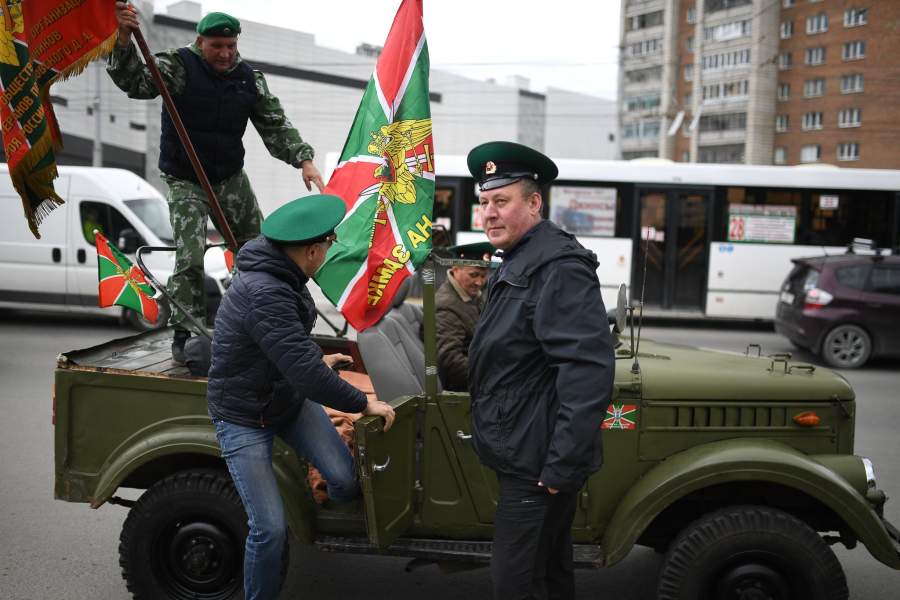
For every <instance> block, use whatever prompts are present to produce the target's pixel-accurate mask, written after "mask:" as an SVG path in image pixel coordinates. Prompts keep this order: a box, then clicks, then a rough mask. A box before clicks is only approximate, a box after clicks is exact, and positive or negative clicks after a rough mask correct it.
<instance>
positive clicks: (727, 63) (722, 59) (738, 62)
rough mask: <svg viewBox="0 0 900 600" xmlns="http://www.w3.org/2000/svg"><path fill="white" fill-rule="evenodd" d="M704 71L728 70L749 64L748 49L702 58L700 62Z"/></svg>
mask: <svg viewBox="0 0 900 600" xmlns="http://www.w3.org/2000/svg"><path fill="white" fill-rule="evenodd" d="M700 64H701V66H702V68H703V70H704V71H715V70H717V69H728V68H731V67H739V66H744V65H749V64H750V49H749V48H747V49H744V50H735V51H734V52H724V53H722V54H711V55H709V56H704V57H703V60H702V61H701V63H700Z"/></svg>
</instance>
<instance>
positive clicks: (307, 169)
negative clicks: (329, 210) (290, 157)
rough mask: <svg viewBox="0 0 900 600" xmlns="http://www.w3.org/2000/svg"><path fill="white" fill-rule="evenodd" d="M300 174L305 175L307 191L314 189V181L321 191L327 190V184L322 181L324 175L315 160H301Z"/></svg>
mask: <svg viewBox="0 0 900 600" xmlns="http://www.w3.org/2000/svg"><path fill="white" fill-rule="evenodd" d="M300 174H301V175H302V176H303V183H304V184H306V189H307V191H310V192H311V191H312V184H313V183H314V184H316V187H317V188H319V191H320V192H322V191H324V190H325V184H324V183H322V175H320V174H319V169H317V168H316V165H315V164H314V163H313V161H311V160H309V159H306V160H304V161H303V162H301V163H300Z"/></svg>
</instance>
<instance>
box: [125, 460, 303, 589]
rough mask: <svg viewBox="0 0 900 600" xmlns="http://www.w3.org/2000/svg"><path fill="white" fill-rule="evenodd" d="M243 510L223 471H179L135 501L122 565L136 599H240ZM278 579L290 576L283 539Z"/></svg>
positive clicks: (243, 537) (245, 522)
mask: <svg viewBox="0 0 900 600" xmlns="http://www.w3.org/2000/svg"><path fill="white" fill-rule="evenodd" d="M247 530H248V527H247V515H246V513H245V512H244V507H243V505H242V504H241V498H240V496H238V493H237V490H235V488H234V484H233V483H232V481H231V478H230V477H229V476H228V474H227V473H225V472H222V471H214V470H201V471H183V472H181V473H176V474H174V475H170V476H169V477H166V478H165V479H163V480H162V481H160V482H158V483H156V484H155V485H154V486H153V487H151V488H150V489H149V490H147V491H146V492H145V493H144V494H143V495H142V496H141V497H140V499H139V500H138V501H137V503H136V504H135V505H134V507H133V508H132V509H131V511H130V512H129V513H128V518H127V519H126V520H125V524H124V525H123V526H122V534H121V536H120V537H119V564H120V565H121V567H122V577H123V578H124V579H125V584H126V586H127V587H128V591H129V592H131V593H132V594H133V595H134V597H135V598H136V599H141V598H145V599H153V600H156V599H159V598H169V599H173V600H188V599H197V598H203V599H206V600H226V599H238V598H243V597H244V584H243V564H244V542H245V540H246V537H247ZM284 546H285V549H284V553H283V555H282V572H281V582H282V584H283V583H284V579H285V575H286V574H287V564H288V556H289V554H288V552H289V549H288V544H287V541H285V545H284Z"/></svg>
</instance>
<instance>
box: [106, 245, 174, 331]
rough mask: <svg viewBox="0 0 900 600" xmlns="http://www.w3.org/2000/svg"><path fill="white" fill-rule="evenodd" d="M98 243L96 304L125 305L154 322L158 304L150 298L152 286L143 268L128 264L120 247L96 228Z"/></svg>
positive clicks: (157, 312)
mask: <svg viewBox="0 0 900 600" xmlns="http://www.w3.org/2000/svg"><path fill="white" fill-rule="evenodd" d="M94 241H95V243H96V246H97V276H98V277H99V279H100V292H99V302H98V304H99V305H100V306H101V307H102V308H106V307H108V306H114V305H118V306H124V307H125V308H130V309H131V310H133V311H134V312H136V313H140V314H141V315H142V316H143V317H144V318H145V319H146V320H147V321H149V322H151V323H156V319H157V318H158V317H159V304H158V303H157V301H156V300H154V299H153V296H154V295H155V294H156V290H155V289H153V286H151V285H150V284H149V283H147V278H146V277H145V276H144V272H143V271H141V270H140V269H139V268H138V267H137V266H135V265H133V264H131V261H130V260H128V257H126V256H125V255H124V254H122V251H121V250H119V249H118V248H116V247H115V246H114V245H112V244H110V243H109V240H107V239H106V238H105V237H104V236H103V234H102V233H100V232H99V231H98V232H96V233H95V234H94Z"/></svg>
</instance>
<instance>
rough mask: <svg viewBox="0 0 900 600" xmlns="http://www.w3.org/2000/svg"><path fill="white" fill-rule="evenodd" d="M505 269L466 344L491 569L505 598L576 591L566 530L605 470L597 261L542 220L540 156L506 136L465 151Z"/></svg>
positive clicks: (611, 364)
mask: <svg viewBox="0 0 900 600" xmlns="http://www.w3.org/2000/svg"><path fill="white" fill-rule="evenodd" d="M468 165H469V170H470V171H471V172H472V175H473V176H474V177H475V178H476V180H478V181H479V185H480V189H481V193H480V196H479V203H480V204H481V210H482V218H483V222H484V228H485V232H486V233H487V236H488V240H489V241H490V242H491V244H493V245H494V246H495V247H497V248H499V249H500V250H503V264H502V265H501V267H500V269H499V270H498V272H497V273H496V274H495V275H494V276H493V277H492V278H491V280H490V282H489V283H488V290H487V304H486V306H485V309H484V312H483V313H482V315H481V319H480V320H479V321H478V325H477V327H476V329H475V336H474V339H473V340H472V345H471V347H470V348H469V386H470V390H471V396H472V425H473V429H472V431H473V435H474V442H475V449H476V451H477V452H478V456H479V458H480V459H481V461H482V462H483V463H484V464H485V465H487V466H489V467H491V468H492V469H494V470H495V471H496V472H497V478H498V481H499V483H500V500H499V503H498V505H497V513H496V516H495V517H494V528H495V533H494V546H493V558H492V559H491V575H492V577H493V580H494V595H495V597H496V598H497V599H498V600H518V599H520V598H521V599H524V598H567V599H572V598H574V597H575V580H574V574H573V569H572V537H571V527H572V521H573V519H574V514H575V505H576V498H577V494H578V491H579V490H580V489H581V487H582V486H583V485H584V482H585V480H586V479H587V478H588V476H589V475H590V474H591V473H593V472H595V471H597V470H598V469H599V468H600V465H601V462H602V446H601V442H600V426H601V423H602V420H603V417H604V415H605V413H606V407H607V405H608V404H609V401H610V398H611V395H612V389H613V376H614V369H615V360H614V358H615V357H614V354H613V342H612V336H611V334H610V331H609V325H608V323H607V317H606V310H605V309H604V306H603V299H602V298H601V295H600V283H599V281H598V280H597V273H596V269H597V265H598V263H597V259H596V257H595V256H594V254H593V253H592V252H590V251H588V250H586V249H585V248H584V247H582V246H581V244H579V243H578V242H577V241H576V240H575V238H574V237H573V236H571V235H570V234H568V233H566V232H564V231H562V230H561V229H560V228H559V227H557V226H556V225H555V224H553V223H552V222H550V221H544V220H542V217H541V204H542V196H541V191H540V187H539V185H541V184H546V183H549V182H550V181H552V180H553V179H555V178H556V175H557V169H556V165H555V164H554V163H553V162H552V161H551V160H550V159H549V158H547V157H546V156H544V155H543V154H541V153H539V152H537V151H535V150H532V149H530V148H527V147H525V146H521V145H519V144H513V143H510V142H490V143H487V144H482V145H481V146H478V147H476V148H475V149H473V150H472V151H471V152H470V153H469V157H468Z"/></svg>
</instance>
